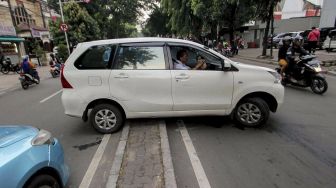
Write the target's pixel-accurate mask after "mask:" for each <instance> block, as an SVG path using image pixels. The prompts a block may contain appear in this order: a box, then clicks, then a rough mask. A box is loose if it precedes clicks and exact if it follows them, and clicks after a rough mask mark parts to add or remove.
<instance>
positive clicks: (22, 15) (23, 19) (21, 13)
mask: <svg viewBox="0 0 336 188" xmlns="http://www.w3.org/2000/svg"><path fill="white" fill-rule="evenodd" d="M14 18H15V22H16V24H17V25H18V24H20V23H27V24H33V25H35V23H36V22H35V19H33V17H32V15H30V14H28V13H27V11H26V10H25V8H24V7H23V6H22V5H19V6H17V7H15V9H14Z"/></svg>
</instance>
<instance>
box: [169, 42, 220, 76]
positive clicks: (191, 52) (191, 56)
mask: <svg viewBox="0 0 336 188" xmlns="http://www.w3.org/2000/svg"><path fill="white" fill-rule="evenodd" d="M181 49H184V50H186V51H187V53H188V63H187V66H189V67H191V68H193V67H195V66H196V64H197V59H198V58H199V57H202V58H203V59H205V63H206V64H207V68H206V69H204V70H205V71H206V70H221V66H222V64H221V61H222V60H221V58H219V57H216V56H215V55H212V54H210V53H208V52H206V51H203V50H200V49H197V48H192V47H182V46H171V47H170V53H171V56H172V60H173V63H176V60H177V57H176V54H177V52H178V51H179V50H181Z"/></svg>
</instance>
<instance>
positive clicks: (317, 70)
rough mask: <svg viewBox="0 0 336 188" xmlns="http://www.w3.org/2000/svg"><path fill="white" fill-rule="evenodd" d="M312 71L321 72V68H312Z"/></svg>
mask: <svg viewBox="0 0 336 188" xmlns="http://www.w3.org/2000/svg"><path fill="white" fill-rule="evenodd" d="M313 69H314V70H315V71H316V72H321V71H322V69H321V66H318V67H313Z"/></svg>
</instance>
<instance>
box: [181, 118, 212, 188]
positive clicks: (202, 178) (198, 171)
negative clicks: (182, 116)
mask: <svg viewBox="0 0 336 188" xmlns="http://www.w3.org/2000/svg"><path fill="white" fill-rule="evenodd" d="M177 125H178V126H179V130H180V133H181V135H182V139H183V142H184V145H185V147H186V149H187V152H188V155H189V159H190V162H191V165H192V167H193V170H194V173H195V176H196V179H197V181H198V185H199V187H201V188H211V186H210V183H209V180H208V178H207V176H206V174H205V171H204V169H203V166H202V163H201V161H200V159H199V158H198V156H197V153H196V150H195V147H194V145H193V143H192V140H191V138H190V136H189V133H188V130H187V128H186V127H185V125H184V122H183V121H182V120H180V121H178V122H177Z"/></svg>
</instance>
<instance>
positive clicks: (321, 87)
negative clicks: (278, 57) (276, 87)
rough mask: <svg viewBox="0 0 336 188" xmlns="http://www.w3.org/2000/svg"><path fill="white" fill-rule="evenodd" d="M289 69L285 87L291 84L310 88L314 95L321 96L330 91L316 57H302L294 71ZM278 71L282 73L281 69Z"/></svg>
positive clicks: (283, 82)
mask: <svg viewBox="0 0 336 188" xmlns="http://www.w3.org/2000/svg"><path fill="white" fill-rule="evenodd" d="M288 69H289V68H287V70H286V71H285V78H284V79H283V80H282V84H283V85H284V86H286V85H287V84H290V85H293V86H298V87H310V88H311V90H312V91H313V92H314V93H316V94H320V95H321V94H323V93H325V92H326V91H327V90H328V83H327V81H326V79H325V76H324V75H323V74H321V73H323V71H322V69H321V65H320V61H319V60H317V59H316V56H314V55H305V56H302V57H300V60H299V61H298V62H297V63H296V66H295V67H293V68H292V70H288ZM276 70H277V72H278V73H280V68H276Z"/></svg>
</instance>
